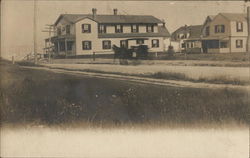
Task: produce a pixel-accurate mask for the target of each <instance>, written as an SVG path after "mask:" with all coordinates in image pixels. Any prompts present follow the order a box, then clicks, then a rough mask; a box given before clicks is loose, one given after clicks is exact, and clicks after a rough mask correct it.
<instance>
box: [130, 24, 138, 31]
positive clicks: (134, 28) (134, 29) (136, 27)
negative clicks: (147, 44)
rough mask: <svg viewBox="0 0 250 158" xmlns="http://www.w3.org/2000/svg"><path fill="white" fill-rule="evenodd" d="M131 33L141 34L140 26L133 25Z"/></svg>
mask: <svg viewBox="0 0 250 158" xmlns="http://www.w3.org/2000/svg"><path fill="white" fill-rule="evenodd" d="M131 32H139V26H138V25H131Z"/></svg>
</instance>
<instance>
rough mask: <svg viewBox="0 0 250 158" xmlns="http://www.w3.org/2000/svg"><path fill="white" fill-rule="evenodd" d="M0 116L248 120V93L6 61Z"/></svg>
mask: <svg viewBox="0 0 250 158" xmlns="http://www.w3.org/2000/svg"><path fill="white" fill-rule="evenodd" d="M0 73H1V85H0V87H1V89H0V105H1V122H2V123H18V124H22V123H24V124H26V123H35V124H46V125H60V124H74V123H77V124H78V123H80V124H83V125H84V124H87V125H97V126H99V125H104V126H105V125H107V126H118V125H124V126H126V125H129V124H130V125H136V124H159V125H168V124H169V125H193V124H214V123H216V124H223V123H225V122H234V123H236V124H247V123H248V121H249V120H248V114H249V99H248V93H247V92H246V91H243V90H231V89H228V88H225V89H200V88H199V89H197V88H176V87H166V86H164V87H162V86H156V85H145V84H142V85H141V84H134V83H130V82H126V81H116V80H104V79H97V78H83V77H77V76H71V75H64V74H55V73H52V72H47V71H38V70H31V69H22V68H20V67H18V66H13V65H9V64H6V63H1V65H0Z"/></svg>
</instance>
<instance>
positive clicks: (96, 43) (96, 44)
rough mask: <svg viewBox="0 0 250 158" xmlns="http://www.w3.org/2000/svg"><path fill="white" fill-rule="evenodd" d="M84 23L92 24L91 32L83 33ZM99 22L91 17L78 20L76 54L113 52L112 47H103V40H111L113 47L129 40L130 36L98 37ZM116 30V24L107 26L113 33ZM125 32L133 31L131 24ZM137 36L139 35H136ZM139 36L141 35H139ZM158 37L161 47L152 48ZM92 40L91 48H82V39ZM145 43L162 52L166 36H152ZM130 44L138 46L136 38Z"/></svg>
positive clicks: (124, 29)
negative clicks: (154, 40)
mask: <svg viewBox="0 0 250 158" xmlns="http://www.w3.org/2000/svg"><path fill="white" fill-rule="evenodd" d="M82 24H90V25H91V33H82V30H81V26H82ZM97 26H98V24H97V23H96V22H95V21H93V20H91V19H88V18H86V19H83V20H81V21H78V22H77V23H76V24H75V30H76V31H75V33H76V55H85V54H86V55H89V54H93V52H95V53H113V51H112V48H111V49H103V48H102V42H103V41H104V40H110V41H111V47H112V45H116V46H118V47H120V41H121V40H127V39H130V38H98V29H97V28H98V27H97ZM112 31H114V26H113V27H112V26H107V32H108V33H111V32H112ZM123 32H124V33H130V32H131V26H130V25H127V26H123ZM134 38H137V37H134ZM138 38H139V37H138ZM153 39H158V40H159V47H158V48H152V44H151V43H152V40H153ZM86 40H87V41H91V47H92V49H91V50H82V41H86ZM144 44H145V45H148V47H149V52H161V51H163V50H164V49H165V48H164V46H165V45H164V38H163V37H150V38H148V40H145V41H144ZM128 45H129V46H131V45H132V46H138V44H136V40H129V41H128Z"/></svg>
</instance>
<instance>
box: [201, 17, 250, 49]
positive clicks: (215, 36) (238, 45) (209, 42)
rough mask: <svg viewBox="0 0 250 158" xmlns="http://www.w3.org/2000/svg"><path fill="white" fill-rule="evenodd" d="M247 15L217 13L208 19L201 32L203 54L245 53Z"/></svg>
mask: <svg viewBox="0 0 250 158" xmlns="http://www.w3.org/2000/svg"><path fill="white" fill-rule="evenodd" d="M247 37H248V25H247V14H241V13H219V14H218V15H216V16H214V17H213V18H211V19H210V17H208V18H207V19H206V21H205V23H204V27H203V30H202V38H201V40H202V48H203V52H204V53H231V52H246V48H247V47H246V46H247Z"/></svg>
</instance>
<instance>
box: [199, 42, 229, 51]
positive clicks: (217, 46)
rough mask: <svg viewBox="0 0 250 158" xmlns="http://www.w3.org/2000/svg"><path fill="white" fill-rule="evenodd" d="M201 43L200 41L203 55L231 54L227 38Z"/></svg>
mask: <svg viewBox="0 0 250 158" xmlns="http://www.w3.org/2000/svg"><path fill="white" fill-rule="evenodd" d="M201 41H202V51H203V53H229V52H231V50H230V40H229V38H217V39H202V40H201Z"/></svg>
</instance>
